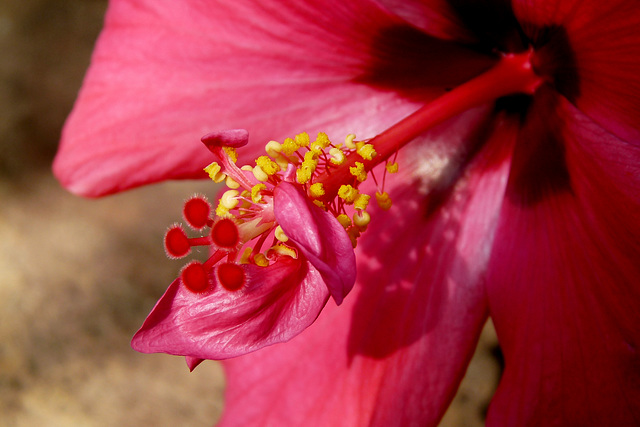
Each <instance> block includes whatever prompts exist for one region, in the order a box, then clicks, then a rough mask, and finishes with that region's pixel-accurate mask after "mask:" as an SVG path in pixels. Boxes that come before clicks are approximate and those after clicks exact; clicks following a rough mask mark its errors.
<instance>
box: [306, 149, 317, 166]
mask: <svg viewBox="0 0 640 427" xmlns="http://www.w3.org/2000/svg"><path fill="white" fill-rule="evenodd" d="M304 161H305V162H309V163H315V164H316V165H317V164H318V153H316V152H313V151H307V152H306V153H304Z"/></svg>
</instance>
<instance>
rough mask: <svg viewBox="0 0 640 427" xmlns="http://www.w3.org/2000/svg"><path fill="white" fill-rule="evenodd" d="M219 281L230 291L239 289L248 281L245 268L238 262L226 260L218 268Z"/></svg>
mask: <svg viewBox="0 0 640 427" xmlns="http://www.w3.org/2000/svg"><path fill="white" fill-rule="evenodd" d="M217 274H218V281H219V282H220V284H221V285H222V286H223V287H224V288H225V289H226V290H228V291H237V290H239V289H240V288H242V286H244V284H245V282H246V275H245V273H244V269H243V268H242V267H241V266H239V265H238V264H234V263H232V262H226V263H224V264H220V265H219V266H218V268H217Z"/></svg>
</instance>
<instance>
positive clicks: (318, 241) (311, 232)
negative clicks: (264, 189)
mask: <svg viewBox="0 0 640 427" xmlns="http://www.w3.org/2000/svg"><path fill="white" fill-rule="evenodd" d="M274 210H275V215H276V220H277V221H278V223H279V224H280V226H281V227H282V230H283V231H284V233H285V234H286V235H287V237H288V238H290V239H291V240H292V241H293V242H294V243H295V244H296V246H297V247H298V248H299V249H300V250H301V251H302V253H303V254H304V256H305V258H307V259H308V260H309V262H310V263H311V264H312V265H313V266H314V267H315V268H316V269H318V271H319V272H320V274H321V275H322V278H323V279H324V280H325V282H326V284H327V287H328V288H329V292H330V293H331V296H332V297H333V299H334V300H335V302H336V304H338V305H340V304H341V303H342V300H343V299H344V297H345V296H346V295H347V294H348V293H349V291H351V288H353V284H354V283H355V280H356V257H355V254H354V253H353V247H352V245H351V240H350V239H349V236H348V235H347V232H346V231H345V229H344V227H342V225H340V223H339V222H338V220H337V219H336V218H335V217H334V216H333V215H331V214H330V213H328V212H325V211H323V210H322V209H320V208H319V207H317V206H316V205H314V204H313V203H311V201H310V200H309V198H308V197H307V196H306V194H304V193H303V192H302V191H301V190H300V189H298V188H297V187H296V186H295V185H293V184H290V183H288V182H283V183H281V184H279V185H278V186H277V187H276V189H275V192H274Z"/></svg>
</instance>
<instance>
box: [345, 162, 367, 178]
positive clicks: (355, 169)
mask: <svg viewBox="0 0 640 427" xmlns="http://www.w3.org/2000/svg"><path fill="white" fill-rule="evenodd" d="M349 172H350V173H351V175H353V176H355V177H356V179H357V180H358V181H360V182H364V181H366V180H367V172H366V171H365V170H364V165H363V164H362V163H360V162H356V163H355V166H352V167H350V168H349Z"/></svg>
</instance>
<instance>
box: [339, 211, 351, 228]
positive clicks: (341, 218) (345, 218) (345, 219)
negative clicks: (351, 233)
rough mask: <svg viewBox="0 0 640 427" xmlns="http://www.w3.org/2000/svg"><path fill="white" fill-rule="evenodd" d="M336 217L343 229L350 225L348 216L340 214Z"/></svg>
mask: <svg viewBox="0 0 640 427" xmlns="http://www.w3.org/2000/svg"><path fill="white" fill-rule="evenodd" d="M336 219H337V220H338V222H339V223H340V225H342V226H343V227H344V228H345V229H346V228H349V227H351V218H349V217H348V216H347V215H345V214H340V215H338V216H337V217H336Z"/></svg>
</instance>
